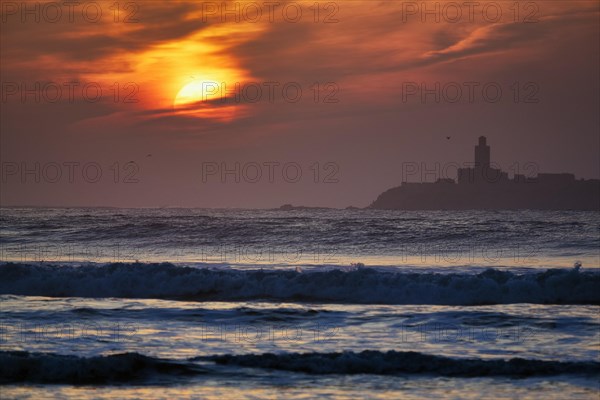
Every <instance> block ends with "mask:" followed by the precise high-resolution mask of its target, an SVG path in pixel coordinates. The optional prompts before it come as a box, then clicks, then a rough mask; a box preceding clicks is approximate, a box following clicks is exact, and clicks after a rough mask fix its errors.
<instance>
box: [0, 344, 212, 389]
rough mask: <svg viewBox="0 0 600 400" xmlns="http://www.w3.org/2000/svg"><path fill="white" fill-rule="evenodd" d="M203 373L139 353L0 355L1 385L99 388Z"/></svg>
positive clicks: (10, 352)
mask: <svg viewBox="0 0 600 400" xmlns="http://www.w3.org/2000/svg"><path fill="white" fill-rule="evenodd" d="M199 373H202V370H201V369H200V368H199V367H196V366H194V365H193V364H190V363H181V362H177V361H170V360H161V359H157V358H152V357H147V356H143V355H141V354H138V353H123V354H115V355H109V356H96V357H89V358H83V357H77V356H68V355H59V354H46V353H28V352H26V351H2V352H0V383H3V384H8V383H16V382H34V383H72V384H98V383H110V382H129V381H138V380H143V379H146V378H149V377H152V376H156V375H165V376H169V377H174V376H190V375H195V374H199Z"/></svg>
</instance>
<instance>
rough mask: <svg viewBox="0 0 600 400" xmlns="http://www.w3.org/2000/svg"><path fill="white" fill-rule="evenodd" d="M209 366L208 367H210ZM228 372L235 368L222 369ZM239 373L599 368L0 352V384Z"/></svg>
mask: <svg viewBox="0 0 600 400" xmlns="http://www.w3.org/2000/svg"><path fill="white" fill-rule="evenodd" d="M209 363H212V366H211V365H209ZM230 367H236V368H235V369H233V370H227V369H223V368H230ZM239 367H243V368H259V369H269V370H279V371H289V372H297V373H307V374H340V375H348V374H376V375H402V374H424V375H433V376H448V377H488V376H508V377H517V378H525V377H531V376H550V375H562V374H571V375H597V374H598V373H600V363H598V362H595V361H577V362H575V361H571V362H569V361H544V360H534V359H523V358H513V359H510V360H504V359H495V360H482V359H474V358H470V359H458V358H449V357H443V356H436V355H429V354H423V353H417V352H412V351H411V352H398V351H388V352H381V351H374V350H365V351H362V352H359V353H355V352H343V353H282V354H271V353H265V354H246V355H229V354H227V355H214V356H201V357H194V358H191V359H189V360H168V359H160V358H154V357H148V356H144V355H141V354H138V353H123V354H115V355H107V356H95V357H88V358H85V357H77V356H70V355H59V354H51V353H28V352H25V351H1V352H0V384H14V383H23V382H27V383H45V384H48V383H51V384H59V383H60V384H110V383H118V382H143V381H144V380H147V379H148V378H151V377H156V376H161V377H162V378H163V380H178V379H189V378H190V377H194V376H200V375H212V374H219V375H224V374H225V375H226V374H232V375H235V376H236V377H238V378H240V379H241V378H242V377H243V376H244V375H243V374H240V371H239V369H238V368H239Z"/></svg>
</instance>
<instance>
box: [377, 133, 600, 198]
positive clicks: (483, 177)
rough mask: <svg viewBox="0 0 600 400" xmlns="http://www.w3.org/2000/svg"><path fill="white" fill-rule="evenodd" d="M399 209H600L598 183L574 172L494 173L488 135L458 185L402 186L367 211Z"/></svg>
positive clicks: (450, 182) (449, 181)
mask: <svg viewBox="0 0 600 400" xmlns="http://www.w3.org/2000/svg"><path fill="white" fill-rule="evenodd" d="M369 207H370V208H375V209H397V210H453V209H457V210H464V209H540V210H600V180H598V179H588V180H584V179H579V180H577V179H575V175H574V174H571V173H557V174H552V173H539V174H537V175H536V176H531V177H528V176H525V175H523V174H514V176H513V178H512V179H510V178H509V176H508V173H507V172H504V171H502V170H501V169H499V168H494V166H493V164H492V162H491V149H490V146H489V145H488V144H487V139H486V137H485V136H480V137H479V141H478V144H477V145H476V146H475V152H474V163H473V165H472V166H469V167H467V168H458V171H457V181H455V180H454V179H451V178H443V179H438V180H437V181H435V182H433V183H428V182H424V183H413V182H402V184H401V185H400V186H398V187H395V188H392V189H389V190H387V191H385V192H384V193H382V194H381V195H379V197H378V198H377V199H376V200H375V201H374V202H373V203H372V204H371V205H370V206H369Z"/></svg>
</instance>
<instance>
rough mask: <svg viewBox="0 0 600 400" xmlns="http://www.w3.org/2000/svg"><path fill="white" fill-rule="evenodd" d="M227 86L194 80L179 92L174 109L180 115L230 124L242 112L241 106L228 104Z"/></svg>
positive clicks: (211, 81)
mask: <svg viewBox="0 0 600 400" xmlns="http://www.w3.org/2000/svg"><path fill="white" fill-rule="evenodd" d="M225 85H226V84H225V83H224V82H221V83H219V82H217V81H215V80H199V79H196V80H193V81H192V82H189V83H187V84H186V85H184V86H183V87H182V88H181V89H180V90H179V92H177V95H176V96H175V100H174V101H173V109H174V110H175V112H176V113H177V114H180V115H185V116H191V117H198V118H206V119H213V120H219V121H222V122H230V121H232V120H234V119H235V118H236V116H237V115H238V114H239V112H240V111H241V105H239V104H227V103H226V98H225V95H224V94H223V92H224V91H225V90H224V88H225V87H226V86H225Z"/></svg>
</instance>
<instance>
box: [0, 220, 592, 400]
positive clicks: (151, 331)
mask: <svg viewBox="0 0 600 400" xmlns="http://www.w3.org/2000/svg"><path fill="white" fill-rule="evenodd" d="M599 249H600V214H598V213H597V212H579V211H569V212H566V211H560V212H559V211H556V212H554V211H436V212H404V211H381V210H357V209H349V210H329V209H303V210H291V211H282V210H235V209H227V210H218V209H116V208H69V209H66V208H65V209H62V208H2V209H1V213H0V260H1V264H0V310H1V313H0V360H1V361H0V384H1V386H0V393H1V397H2V399H4V398H19V399H21V398H23V399H45V398H57V399H58V398H66V397H69V398H77V399H104V398H111V399H112V398H119V399H135V398H164V399H179V398H182V399H183V398H202V399H245V398H248V399H250V398H252V399H255V398H286V399H312V398H339V399H358V398H375V399H378V398H381V399H396V398H406V399H422V398H435V399H439V398H475V399H481V398H489V399H529V398H531V399H545V400H547V399H597V398H598V396H599V394H600V353H599V351H600V313H599V311H600V308H599V306H600V250H599Z"/></svg>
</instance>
